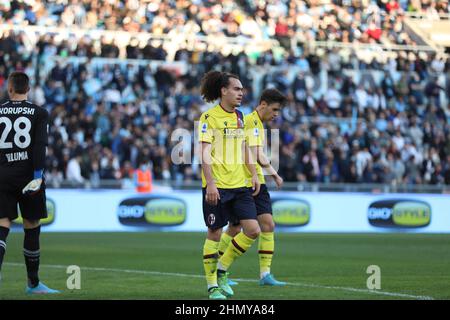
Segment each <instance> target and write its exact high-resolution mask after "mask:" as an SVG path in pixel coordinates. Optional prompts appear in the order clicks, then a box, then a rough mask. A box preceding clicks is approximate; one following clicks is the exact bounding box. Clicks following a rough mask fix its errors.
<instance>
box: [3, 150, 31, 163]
mask: <svg viewBox="0 0 450 320" xmlns="http://www.w3.org/2000/svg"><path fill="white" fill-rule="evenodd" d="M5 156H6V159H8V162H14V161H21V160H28V151H21V152H14V153H7V154H5Z"/></svg>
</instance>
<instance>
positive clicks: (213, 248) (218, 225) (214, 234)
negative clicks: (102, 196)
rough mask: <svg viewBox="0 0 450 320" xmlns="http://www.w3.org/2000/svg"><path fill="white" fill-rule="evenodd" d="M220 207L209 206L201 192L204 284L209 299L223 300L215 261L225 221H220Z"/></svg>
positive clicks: (219, 205)
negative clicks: (204, 227) (204, 234)
mask: <svg viewBox="0 0 450 320" xmlns="http://www.w3.org/2000/svg"><path fill="white" fill-rule="evenodd" d="M221 209H222V205H221V204H220V203H219V204H218V205H217V206H211V205H209V204H208V203H207V202H206V199H205V190H203V218H204V221H205V225H206V227H207V228H208V231H207V234H206V239H205V243H204V244H203V268H204V270H205V278H206V284H207V286H208V294H209V298H210V299H214V300H223V299H226V297H225V296H224V295H223V294H222V292H221V290H220V288H219V285H218V284H217V260H218V249H219V241H220V236H221V234H222V227H223V226H225V225H226V223H227V221H226V220H225V221H224V220H223V219H222V215H221Z"/></svg>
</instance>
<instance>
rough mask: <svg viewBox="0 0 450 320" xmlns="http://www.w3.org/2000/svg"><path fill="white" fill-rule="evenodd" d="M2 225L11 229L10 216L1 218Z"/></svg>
mask: <svg viewBox="0 0 450 320" xmlns="http://www.w3.org/2000/svg"><path fill="white" fill-rule="evenodd" d="M0 227H4V228H7V229H10V228H11V220H9V219H8V218H4V219H0Z"/></svg>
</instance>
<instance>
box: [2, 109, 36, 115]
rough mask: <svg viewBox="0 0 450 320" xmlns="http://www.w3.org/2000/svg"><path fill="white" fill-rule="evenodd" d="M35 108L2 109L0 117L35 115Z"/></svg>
mask: <svg viewBox="0 0 450 320" xmlns="http://www.w3.org/2000/svg"><path fill="white" fill-rule="evenodd" d="M34 111H35V109H34V108H28V107H7V108H6V107H3V108H0V115H2V114H25V115H34Z"/></svg>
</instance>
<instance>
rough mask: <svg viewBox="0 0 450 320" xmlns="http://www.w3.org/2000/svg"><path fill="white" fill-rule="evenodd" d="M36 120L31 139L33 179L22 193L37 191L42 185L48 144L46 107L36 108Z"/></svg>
mask: <svg viewBox="0 0 450 320" xmlns="http://www.w3.org/2000/svg"><path fill="white" fill-rule="evenodd" d="M36 111H38V112H37V114H36V120H35V126H34V132H32V133H31V134H32V137H31V139H32V140H31V141H32V143H33V146H32V149H31V153H32V159H33V180H31V181H30V182H29V183H28V184H27V185H26V186H25V188H23V190H22V193H24V194H25V193H28V194H31V193H35V192H37V191H39V189H40V188H41V185H42V179H43V174H44V168H45V155H46V148H47V144H48V117H49V116H48V111H47V110H45V109H40V110H38V109H36Z"/></svg>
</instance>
